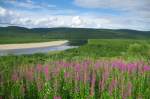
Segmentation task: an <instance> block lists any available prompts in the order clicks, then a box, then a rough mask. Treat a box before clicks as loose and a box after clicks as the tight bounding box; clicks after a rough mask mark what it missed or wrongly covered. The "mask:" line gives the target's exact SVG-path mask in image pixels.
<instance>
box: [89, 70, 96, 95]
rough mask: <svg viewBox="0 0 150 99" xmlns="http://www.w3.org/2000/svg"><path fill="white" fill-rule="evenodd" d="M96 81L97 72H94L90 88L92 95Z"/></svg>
mask: <svg viewBox="0 0 150 99" xmlns="http://www.w3.org/2000/svg"><path fill="white" fill-rule="evenodd" d="M95 81H96V74H95V73H94V72H93V74H92V80H91V88H90V95H91V96H94V89H95Z"/></svg>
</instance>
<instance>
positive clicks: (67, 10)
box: [0, 0, 150, 31]
mask: <svg viewBox="0 0 150 99" xmlns="http://www.w3.org/2000/svg"><path fill="white" fill-rule="evenodd" d="M149 5H150V1H149V0H143V1H141V0H136V1H131V0H126V1H120V0H109V1H103V2H102V0H61V1H60V0H55V1H48V0H5V1H3V0H1V1H0V27H3V26H11V25H15V26H19V27H26V28H56V27H67V28H94V29H130V30H140V31H150V14H149V10H150V7H149ZM43 16H44V17H43Z"/></svg>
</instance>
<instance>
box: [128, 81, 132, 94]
mask: <svg viewBox="0 0 150 99" xmlns="http://www.w3.org/2000/svg"><path fill="white" fill-rule="evenodd" d="M131 94H132V83H131V82H129V83H128V96H131Z"/></svg>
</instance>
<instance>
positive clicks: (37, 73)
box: [0, 39, 150, 99]
mask: <svg viewBox="0 0 150 99" xmlns="http://www.w3.org/2000/svg"><path fill="white" fill-rule="evenodd" d="M149 59H150V41H149V40H133V39H90V40H88V43H87V44H85V45H82V46H80V47H79V48H74V49H69V50H65V51H61V52H50V53H48V54H41V53H38V54H34V55H20V56H15V55H9V56H1V57H0V98H2V99H149V98H150V94H149V93H150V85H149V83H150V61H149Z"/></svg>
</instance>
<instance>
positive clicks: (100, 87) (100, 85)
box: [99, 80, 105, 91]
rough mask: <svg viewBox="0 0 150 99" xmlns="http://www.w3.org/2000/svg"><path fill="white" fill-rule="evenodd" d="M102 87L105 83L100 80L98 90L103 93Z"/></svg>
mask: <svg viewBox="0 0 150 99" xmlns="http://www.w3.org/2000/svg"><path fill="white" fill-rule="evenodd" d="M104 87H105V82H104V80H100V81H99V90H101V91H103V90H104Z"/></svg>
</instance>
